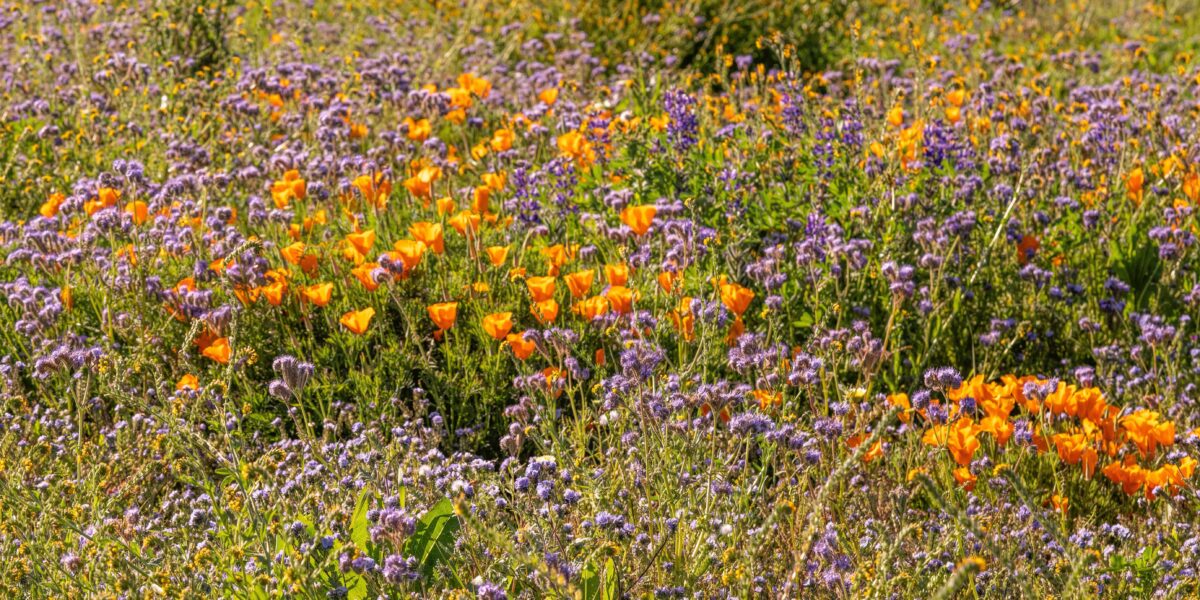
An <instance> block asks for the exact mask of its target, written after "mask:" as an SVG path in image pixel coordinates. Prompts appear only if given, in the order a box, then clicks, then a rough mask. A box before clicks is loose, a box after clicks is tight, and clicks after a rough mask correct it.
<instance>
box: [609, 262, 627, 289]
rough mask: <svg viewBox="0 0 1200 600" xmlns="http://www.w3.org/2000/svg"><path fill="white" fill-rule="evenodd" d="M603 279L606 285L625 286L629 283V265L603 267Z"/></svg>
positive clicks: (620, 264)
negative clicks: (605, 280)
mask: <svg viewBox="0 0 1200 600" xmlns="http://www.w3.org/2000/svg"><path fill="white" fill-rule="evenodd" d="M604 278H605V279H607V280H608V285H625V284H626V283H628V282H629V265H627V264H625V263H618V264H613V265H604Z"/></svg>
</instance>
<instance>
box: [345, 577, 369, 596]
mask: <svg viewBox="0 0 1200 600" xmlns="http://www.w3.org/2000/svg"><path fill="white" fill-rule="evenodd" d="M366 597H367V579H366V578H365V577H362V576H358V577H355V578H354V585H349V586H346V598H347V600H363V599H364V598H366Z"/></svg>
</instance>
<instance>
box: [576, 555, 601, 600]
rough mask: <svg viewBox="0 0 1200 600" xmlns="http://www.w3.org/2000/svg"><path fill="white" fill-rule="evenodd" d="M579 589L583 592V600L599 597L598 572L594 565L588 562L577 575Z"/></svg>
mask: <svg viewBox="0 0 1200 600" xmlns="http://www.w3.org/2000/svg"><path fill="white" fill-rule="evenodd" d="M579 591H580V592H582V593H583V600H594V599H598V598H600V573H599V572H598V571H597V570H596V565H594V564H592V563H590V562H589V563H588V564H586V565H584V567H583V572H582V573H580V576H579Z"/></svg>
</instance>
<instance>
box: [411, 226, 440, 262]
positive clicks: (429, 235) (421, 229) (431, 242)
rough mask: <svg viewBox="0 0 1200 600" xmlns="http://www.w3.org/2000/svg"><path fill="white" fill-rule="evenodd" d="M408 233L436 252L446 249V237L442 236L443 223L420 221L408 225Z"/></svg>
mask: <svg viewBox="0 0 1200 600" xmlns="http://www.w3.org/2000/svg"><path fill="white" fill-rule="evenodd" d="M408 235H411V236H412V237H413V239H414V240H417V241H418V242H421V243H423V244H425V246H426V247H428V248H429V249H430V250H433V253H434V254H441V253H443V252H445V251H446V242H445V238H444V237H443V236H442V224H441V223H430V222H428V221H420V222H417V223H413V224H412V225H409V226H408Z"/></svg>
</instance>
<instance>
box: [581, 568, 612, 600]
mask: <svg viewBox="0 0 1200 600" xmlns="http://www.w3.org/2000/svg"><path fill="white" fill-rule="evenodd" d="M579 591H580V592H581V593H582V594H583V598H584V600H616V599H617V565H616V564H615V563H614V562H613V559H611V558H609V559H608V560H607V561H605V562H604V571H603V572H601V571H600V570H598V569H597V568H596V565H595V564H594V563H591V562H589V563H587V564H586V565H584V567H583V572H582V573H581V574H580V586H579Z"/></svg>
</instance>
